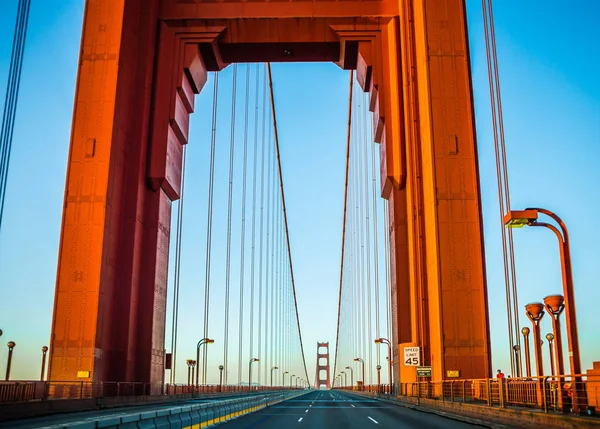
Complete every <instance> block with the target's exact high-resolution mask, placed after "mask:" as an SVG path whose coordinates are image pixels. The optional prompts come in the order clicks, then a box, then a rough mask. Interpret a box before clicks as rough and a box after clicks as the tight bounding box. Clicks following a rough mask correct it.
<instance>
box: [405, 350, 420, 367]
mask: <svg viewBox="0 0 600 429" xmlns="http://www.w3.org/2000/svg"><path fill="white" fill-rule="evenodd" d="M420 365H421V348H420V347H404V366H420Z"/></svg>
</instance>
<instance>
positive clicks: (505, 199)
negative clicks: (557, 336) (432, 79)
mask: <svg viewBox="0 0 600 429" xmlns="http://www.w3.org/2000/svg"><path fill="white" fill-rule="evenodd" d="M491 3H492V2H491V0H482V12H483V25H484V32H485V45H486V59H487V66H488V83H489V90H490V107H491V112H492V127H493V132H494V152H495V156H496V178H497V182H498V183H497V184H498V202H499V210H500V228H501V231H502V256H503V262H504V282H505V289H506V310H507V315H508V320H507V323H508V335H509V355H510V363H511V371H512V373H513V374H515V373H516V374H519V375H521V364H520V353H518V354H517V356H516V359H515V355H514V354H513V344H514V345H515V346H516V347H517V348H519V345H520V336H519V308H518V297H517V285H516V272H515V261H514V247H513V240H512V231H510V229H509V231H508V233H507V231H506V229H505V227H504V213H505V210H510V194H509V186H508V169H507V165H506V146H505V141H504V123H503V118H502V103H501V97H500V77H499V74H498V63H497V60H498V59H497V55H496V37H495V33H494V21H493V12H492V4H491ZM488 8H489V9H488ZM488 14H489V20H490V22H489V26H488ZM490 42H491V43H490ZM507 234H508V242H507V238H506V235H507ZM511 295H512V297H511ZM513 317H514V319H513Z"/></svg>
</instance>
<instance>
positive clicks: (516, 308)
mask: <svg viewBox="0 0 600 429" xmlns="http://www.w3.org/2000/svg"><path fill="white" fill-rule="evenodd" d="M488 3H489V7H490V31H491V40H492V58H493V60H494V77H495V79H496V99H497V102H498V125H499V130H500V148H501V151H502V172H503V174H504V196H505V197H506V210H507V211H510V190H509V183H508V165H507V161H506V142H505V139H504V119H503V116H502V97H501V96H500V74H499V72H498V56H497V54H496V32H495V30H494V13H493V10H492V0H488ZM507 232H508V254H509V259H510V271H511V273H512V276H511V277H512V292H513V308H514V323H515V325H514V326H515V333H516V336H517V338H516V341H515V345H516V346H517V348H518V349H520V346H521V337H520V336H519V297H518V295H517V272H516V269H515V252H514V244H513V235H512V229H510V228H508V231H507ZM516 365H517V366H518V369H519V374H521V353H520V352H519V353H518V355H517V362H516Z"/></svg>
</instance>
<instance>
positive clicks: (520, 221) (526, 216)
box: [504, 210, 538, 228]
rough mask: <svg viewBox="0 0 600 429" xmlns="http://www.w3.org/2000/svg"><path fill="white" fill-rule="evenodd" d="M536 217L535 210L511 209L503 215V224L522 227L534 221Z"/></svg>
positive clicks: (510, 226) (509, 226)
mask: <svg viewBox="0 0 600 429" xmlns="http://www.w3.org/2000/svg"><path fill="white" fill-rule="evenodd" d="M537 218H538V212H537V210H511V211H509V212H508V213H506V215H505V216H504V225H505V226H507V227H508V228H523V227H524V226H525V225H529V224H531V223H533V222H535V221H536V220H537Z"/></svg>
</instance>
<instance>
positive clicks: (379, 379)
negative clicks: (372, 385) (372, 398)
mask: <svg viewBox="0 0 600 429" xmlns="http://www.w3.org/2000/svg"><path fill="white" fill-rule="evenodd" d="M376 368H377V392H381V365H377V366H376Z"/></svg>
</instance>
